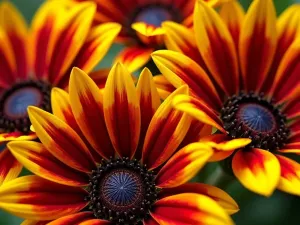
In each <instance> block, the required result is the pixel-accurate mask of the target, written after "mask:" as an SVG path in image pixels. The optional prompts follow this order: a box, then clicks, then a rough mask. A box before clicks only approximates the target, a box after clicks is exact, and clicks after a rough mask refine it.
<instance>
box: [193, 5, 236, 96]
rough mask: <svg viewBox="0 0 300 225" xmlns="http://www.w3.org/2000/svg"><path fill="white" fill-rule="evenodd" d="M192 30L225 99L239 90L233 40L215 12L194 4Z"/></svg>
mask: <svg viewBox="0 0 300 225" xmlns="http://www.w3.org/2000/svg"><path fill="white" fill-rule="evenodd" d="M194 29H195V35H196V41H197V45H198V48H199V51H200V53H201V55H202V57H203V59H204V62H205V63H206V65H207V67H208V68H209V70H210V72H211V74H212V76H213V77H214V79H215V80H216V82H217V83H218V84H219V85H220V87H221V88H222V89H223V90H224V91H225V93H226V94H227V95H229V96H230V95H232V94H235V93H236V92H237V90H238V87H239V73H238V60H237V54H236V50H235V46H234V42H233V39H232V37H231V35H230V33H229V31H228V29H227V27H226V25H225V23H224V22H223V21H222V19H221V18H220V17H219V15H218V14H217V12H216V11H215V10H214V9H212V8H211V7H209V6H208V5H207V3H205V2H203V1H202V0H198V1H197V3H196V6H195V12H194Z"/></svg>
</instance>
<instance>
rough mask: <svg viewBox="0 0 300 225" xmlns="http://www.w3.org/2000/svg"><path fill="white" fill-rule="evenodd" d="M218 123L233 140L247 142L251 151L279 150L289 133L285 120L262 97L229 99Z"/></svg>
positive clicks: (250, 94)
mask: <svg viewBox="0 0 300 225" xmlns="http://www.w3.org/2000/svg"><path fill="white" fill-rule="evenodd" d="M221 119H222V121H223V123H224V128H225V130H227V131H228V133H229V135H230V136H231V137H232V138H250V139H251V140H252V142H251V143H250V144H249V147H252V148H262V149H266V150H270V151H275V150H278V149H280V148H281V147H282V146H283V145H284V144H285V143H286V141H287V138H288V135H289V133H290V130H289V128H288V127H287V125H286V117H285V116H284V115H282V114H281V112H280V110H279V109H278V108H277V107H276V106H274V105H273V103H272V102H271V101H268V100H266V99H265V98H264V96H263V94H261V95H255V94H254V93H249V94H245V93H240V94H239V95H234V96H231V97H230V98H229V99H228V100H227V101H226V102H225V103H224V105H223V108H222V110H221Z"/></svg>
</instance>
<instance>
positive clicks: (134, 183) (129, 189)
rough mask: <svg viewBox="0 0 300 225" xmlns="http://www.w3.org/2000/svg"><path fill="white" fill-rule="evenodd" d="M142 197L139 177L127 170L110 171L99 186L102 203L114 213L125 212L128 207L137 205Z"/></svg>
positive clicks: (141, 184)
mask: <svg viewBox="0 0 300 225" xmlns="http://www.w3.org/2000/svg"><path fill="white" fill-rule="evenodd" d="M143 195H144V190H143V181H142V180H141V177H140V176H139V175H138V174H137V173H135V172H133V171H130V170H128V169H122V170H113V171H111V172H110V173H108V174H107V175H106V176H105V177H104V178H103V181H102V182H101V184H100V196H101V198H102V200H103V203H104V204H106V205H108V206H109V207H110V208H113V209H114V210H116V211H126V209H127V208H128V207H130V206H134V205H138V204H139V201H140V200H141V199H142V198H143Z"/></svg>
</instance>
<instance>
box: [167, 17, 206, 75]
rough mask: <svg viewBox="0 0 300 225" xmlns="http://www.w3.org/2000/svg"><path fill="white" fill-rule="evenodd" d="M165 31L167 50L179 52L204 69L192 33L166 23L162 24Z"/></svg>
mask: <svg viewBox="0 0 300 225" xmlns="http://www.w3.org/2000/svg"><path fill="white" fill-rule="evenodd" d="M162 27H163V28H164V30H165V38H164V41H165V45H166V47H167V49H169V50H172V51H176V52H180V53H182V54H184V55H186V56H188V57H189V58H191V59H192V60H194V61H195V62H197V63H198V64H199V65H200V66H201V67H202V68H204V69H206V65H205V63H204V61H203V58H202V56H201V54H200V52H199V50H198V48H197V44H196V39H195V35H194V33H193V31H192V30H191V29H189V28H187V27H186V26H183V25H181V24H179V23H175V22H171V21H167V22H164V23H163V24H162Z"/></svg>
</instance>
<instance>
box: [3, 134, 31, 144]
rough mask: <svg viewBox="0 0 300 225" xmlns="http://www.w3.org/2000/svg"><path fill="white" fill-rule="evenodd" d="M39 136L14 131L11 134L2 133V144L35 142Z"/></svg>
mask: <svg viewBox="0 0 300 225" xmlns="http://www.w3.org/2000/svg"><path fill="white" fill-rule="evenodd" d="M36 138H37V136H36V134H35V133H32V132H29V133H28V134H25V135H24V133H23V132H19V131H14V132H10V133H2V134H0V143H2V142H8V141H23V140H33V139H36Z"/></svg>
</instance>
